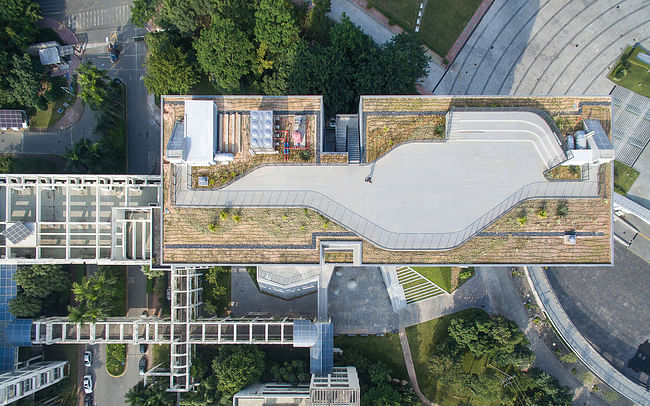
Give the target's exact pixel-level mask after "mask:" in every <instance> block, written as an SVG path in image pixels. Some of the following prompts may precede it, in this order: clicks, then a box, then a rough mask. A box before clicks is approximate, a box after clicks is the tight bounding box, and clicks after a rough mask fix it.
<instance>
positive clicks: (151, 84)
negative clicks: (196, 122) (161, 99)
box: [144, 32, 199, 95]
mask: <svg viewBox="0 0 650 406" xmlns="http://www.w3.org/2000/svg"><path fill="white" fill-rule="evenodd" d="M145 41H146V43H147V49H148V50H149V54H148V55H147V58H146V62H145V63H146V66H147V74H146V75H145V78H144V84H145V86H147V90H148V91H149V93H153V94H156V95H161V94H187V93H189V92H190V90H191V89H192V86H194V85H195V84H196V83H198V82H199V77H198V72H197V71H196V69H195V67H194V66H193V65H192V64H191V63H190V59H189V56H188V54H187V53H186V52H184V51H183V50H181V49H180V48H179V47H178V46H177V45H176V43H175V41H174V40H173V37H172V34H170V33H168V32H161V33H150V34H147V35H146V36H145Z"/></svg>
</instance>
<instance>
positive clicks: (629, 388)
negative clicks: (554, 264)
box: [529, 268, 650, 405]
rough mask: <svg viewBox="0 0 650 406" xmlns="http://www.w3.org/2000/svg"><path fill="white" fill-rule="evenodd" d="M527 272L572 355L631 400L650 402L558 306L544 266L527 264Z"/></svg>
mask: <svg viewBox="0 0 650 406" xmlns="http://www.w3.org/2000/svg"><path fill="white" fill-rule="evenodd" d="M529 275H530V280H531V285H532V287H533V288H534V290H535V291H536V295H537V296H538V297H539V300H538V302H540V303H541V305H542V307H543V308H544V310H545V311H546V313H547V314H548V316H549V318H550V320H551V322H552V323H553V325H554V326H555V328H556V330H557V331H558V332H559V333H560V335H561V336H562V337H563V338H564V340H565V341H566V342H567V343H568V344H569V346H570V347H571V348H572V350H573V351H574V352H575V353H576V355H578V357H579V358H580V359H581V360H582V361H583V362H584V363H585V364H586V365H588V366H589V369H591V370H592V371H593V372H594V373H595V374H596V375H597V376H598V377H599V378H600V379H602V380H603V381H605V382H606V383H607V384H608V385H609V386H611V387H612V388H614V389H615V390H617V391H618V392H619V393H621V394H623V395H624V396H625V397H627V398H628V399H630V400H631V401H633V402H635V403H638V404H641V405H647V404H650V392H648V391H646V390H645V388H644V387H642V386H641V385H639V384H637V383H636V382H633V381H632V380H630V379H629V378H627V377H625V376H624V375H623V374H621V373H620V372H619V371H618V370H616V369H615V368H614V367H613V366H612V365H611V364H610V363H609V362H608V361H607V360H606V359H605V358H603V357H602V356H601V355H600V354H599V353H598V352H597V351H596V349H595V348H594V347H592V346H591V345H590V344H589V342H588V341H587V340H586V339H585V338H584V336H583V335H582V334H581V333H580V331H579V330H578V329H577V328H576V327H575V325H574V324H573V323H572V322H571V320H570V319H569V317H568V316H567V314H566V312H565V311H564V309H563V308H562V305H561V304H560V301H559V300H558V299H557V296H556V295H555V292H554V291H553V289H552V287H551V284H550V283H549V280H548V278H547V277H546V273H545V272H544V270H543V269H541V268H530V269H529Z"/></svg>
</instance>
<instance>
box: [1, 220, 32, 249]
mask: <svg viewBox="0 0 650 406" xmlns="http://www.w3.org/2000/svg"><path fill="white" fill-rule="evenodd" d="M1 234H2V235H4V236H5V237H7V239H8V240H9V241H11V243H12V244H18V243H19V242H21V241H22V240H24V239H25V238H27V237H29V236H30V235H31V234H32V230H30V229H29V228H27V226H25V224H23V223H14V224H13V225H12V226H11V227H9V228H8V229H6V230H4V231H3V232H2V233H1Z"/></svg>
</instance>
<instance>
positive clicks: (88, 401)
mask: <svg viewBox="0 0 650 406" xmlns="http://www.w3.org/2000/svg"><path fill="white" fill-rule="evenodd" d="M84 406H93V395H92V394H88V395H86V396H84Z"/></svg>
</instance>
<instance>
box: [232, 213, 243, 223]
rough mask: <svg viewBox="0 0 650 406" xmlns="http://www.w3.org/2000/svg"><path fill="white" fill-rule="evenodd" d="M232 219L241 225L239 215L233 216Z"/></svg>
mask: <svg viewBox="0 0 650 406" xmlns="http://www.w3.org/2000/svg"><path fill="white" fill-rule="evenodd" d="M232 219H233V221H234V222H235V223H239V222H240V221H241V216H240V215H239V214H233V215H232Z"/></svg>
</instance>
